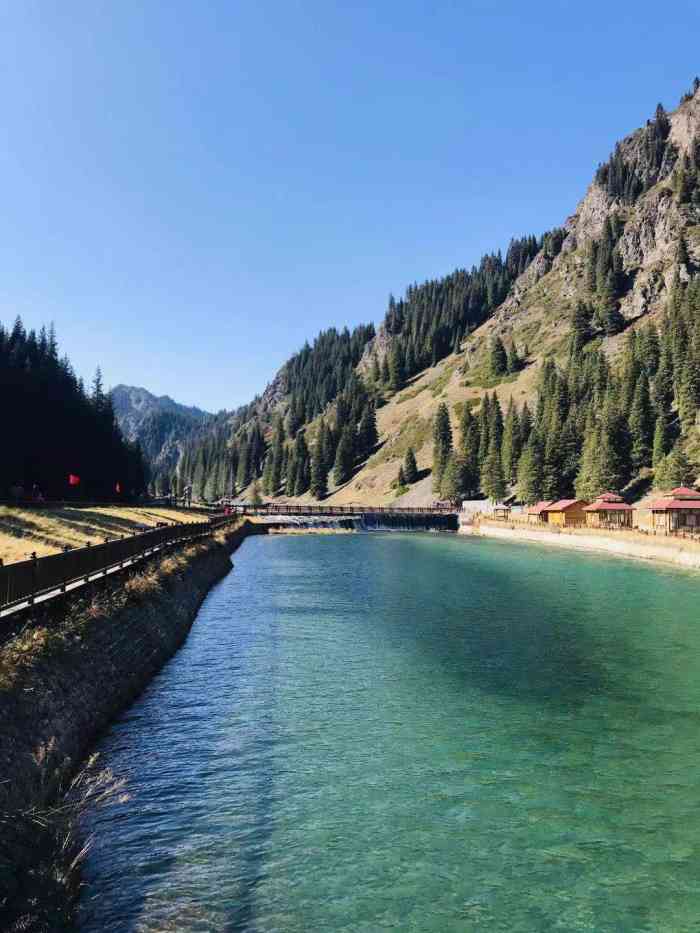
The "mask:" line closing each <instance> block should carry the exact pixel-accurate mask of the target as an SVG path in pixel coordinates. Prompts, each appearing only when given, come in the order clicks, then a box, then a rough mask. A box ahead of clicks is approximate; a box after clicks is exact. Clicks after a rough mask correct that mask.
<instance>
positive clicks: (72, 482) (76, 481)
mask: <svg viewBox="0 0 700 933" xmlns="http://www.w3.org/2000/svg"><path fill="white" fill-rule="evenodd" d="M68 485H69V486H80V477H79V476H76V475H75V473H69V474H68Z"/></svg>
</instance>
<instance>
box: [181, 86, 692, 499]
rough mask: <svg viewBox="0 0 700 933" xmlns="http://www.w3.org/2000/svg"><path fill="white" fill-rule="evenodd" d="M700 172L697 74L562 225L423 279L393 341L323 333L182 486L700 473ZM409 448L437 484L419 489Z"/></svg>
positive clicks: (363, 492) (380, 485)
mask: <svg viewBox="0 0 700 933" xmlns="http://www.w3.org/2000/svg"><path fill="white" fill-rule="evenodd" d="M699 179H700V80H698V79H696V80H695V82H694V84H693V87H692V89H691V90H690V91H689V92H688V93H687V94H685V95H684V97H683V98H682V100H681V103H680V106H679V107H678V108H677V109H676V110H675V111H674V112H672V113H666V111H665V110H664V108H663V107H662V106H661V105H659V106H658V107H657V108H656V111H655V113H654V114H653V116H652V117H651V118H650V119H649V120H648V121H647V123H646V125H645V126H644V127H642V128H640V129H638V130H636V131H634V132H633V133H631V134H630V135H629V136H627V137H625V138H624V139H623V140H622V141H621V142H620V143H619V144H618V145H617V146H616V147H615V150H614V151H613V153H612V154H611V155H610V157H609V158H608V159H607V161H605V162H603V163H602V164H601V165H599V166H598V168H597V170H596V171H595V173H594V177H593V180H592V181H591V183H590V185H589V187H588V190H587V191H586V193H585V196H584V197H583V199H582V200H581V202H580V203H579V205H578V207H577V208H576V210H575V211H574V213H573V214H572V215H571V216H570V217H568V218H567V219H565V220H564V221H563V223H562V225H561V227H559V228H556V229H554V230H551V231H549V232H547V233H545V234H543V235H541V236H534V235H527V236H525V237H521V238H517V239H513V240H512V241H511V243H510V246H509V248H508V250H507V253H506V255H505V257H503V256H502V255H501V253H500V252H492V253H488V254H486V255H485V256H484V257H483V258H482V260H481V262H480V263H479V265H478V266H475V267H473V268H472V269H470V270H466V269H457V270H455V271H454V272H452V273H451V274H449V275H447V276H445V277H444V278H441V279H435V280H430V281H427V282H424V283H422V284H413V285H411V286H409V287H408V288H407V290H406V293H405V295H404V296H403V297H402V298H399V299H396V298H394V297H391V298H390V299H389V305H388V308H387V312H386V316H385V318H384V321H383V322H382V323H381V325H380V326H379V327H378V328H377V329H376V332H375V329H374V328H373V327H372V326H371V325H365V326H362V327H359V328H357V329H356V330H355V331H353V332H352V333H350V332H349V331H347V330H345V331H343V332H338V331H336V330H334V329H331V330H329V331H326V332H323V333H321V334H320V335H319V336H318V338H317V339H316V340H315V341H314V342H313V344H311V345H306V346H305V347H304V348H302V350H301V351H300V352H299V353H297V354H295V355H294V356H293V357H292V358H291V359H290V360H289V361H288V363H287V364H285V366H284V367H282V369H281V370H280V372H279V373H278V374H277V376H276V377H275V379H274V380H273V382H272V383H271V384H270V386H268V389H267V390H266V391H265V392H264V393H263V395H262V396H260V397H259V398H258V399H256V400H255V401H254V402H253V403H251V405H249V406H246V407H245V408H243V409H239V410H238V412H236V413H235V414H233V415H227V416H225V417H223V418H221V417H217V419H215V420H214V421H213V422H211V423H210V424H209V425H208V426H207V427H206V428H205V429H204V430H203V431H202V432H201V433H200V434H199V435H197V436H196V437H194V436H193V437H191V438H190V439H189V440H187V441H186V442H185V444H184V450H183V456H182V460H181V464H180V476H179V482H181V483H183V482H187V481H189V482H192V483H193V484H194V489H195V494H197V495H201V496H206V497H208V498H212V497H215V496H217V495H220V494H221V493H223V492H228V491H230V490H231V489H233V488H234V487H235V489H237V490H238V491H241V490H245V489H246V488H247V487H248V485H249V483H250V482H251V481H252V480H253V479H256V478H257V479H258V480H259V481H260V482H261V485H262V487H263V489H264V491H265V492H266V493H267V494H269V495H274V496H285V495H287V496H298V495H303V496H305V497H307V498H308V497H309V496H310V494H311V492H310V489H311V488H313V489H314V491H315V492H316V494H321V495H323V494H325V492H326V488H324V487H327V491H328V493H329V495H330V501H331V502H335V503H343V502H345V503H347V502H363V501H365V502H387V501H394V500H395V498H396V496H397V495H399V496H401V495H402V494H405V495H406V496H408V497H411V498H412V499H413V501H416V502H417V501H423V502H426V501H430V500H431V499H432V498H434V497H435V496H437V495H443V494H445V495H447V494H459V495H475V494H486V495H492V496H493V497H500V495H502V494H504V493H505V492H506V491H508V490H516V491H518V493H519V494H520V495H521V497H523V498H526V499H531V498H533V497H537V496H540V495H545V494H547V495H548V497H552V496H554V495H565V494H567V495H568V494H574V493H575V492H580V493H581V494H583V493H585V494H587V495H590V494H592V493H593V492H594V491H595V489H597V488H600V487H601V485H602V487H603V488H605V487H606V486H614V487H615V488H618V489H622V488H624V487H628V488H629V489H630V490H634V489H637V488H641V487H642V486H643V485H644V483H646V484H647V485H648V484H649V483H651V482H654V483H656V484H657V485H658V484H659V483H661V482H662V481H665V480H668V481H672V480H673V478H674V477H678V476H679V475H680V474H681V473H682V474H684V475H688V476H689V477H690V478H692V476H691V474H694V475H697V472H698V470H699V469H700V438H699V437H698V427H697V424H696V421H697V411H698V405H700V323H699V320H700V181H699ZM511 400H512V404H511ZM443 406H444V408H445V410H443ZM436 422H437V427H436ZM450 434H451V437H450ZM409 447H410V448H412V450H413V452H414V453H415V458H416V461H417V471H418V478H417V479H416V477H415V476H414V475H413V471H412V470H410V471H409V472H411V474H412V476H411V479H412V480H413V481H412V482H399V480H406V476H405V475H404V476H401V477H400V476H399V466H401V465H402V463H403V460H404V458H405V456H406V454H407V452H408V448H409ZM443 480H444V482H443Z"/></svg>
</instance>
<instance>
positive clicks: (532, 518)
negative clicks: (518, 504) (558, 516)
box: [527, 499, 552, 525]
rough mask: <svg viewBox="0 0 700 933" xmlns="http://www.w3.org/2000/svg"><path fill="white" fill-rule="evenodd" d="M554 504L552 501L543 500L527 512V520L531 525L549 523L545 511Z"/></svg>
mask: <svg viewBox="0 0 700 933" xmlns="http://www.w3.org/2000/svg"><path fill="white" fill-rule="evenodd" d="M551 504H552V500H551V499H543V500H542V501H540V502H536V503H535V504H534V505H531V506H530V507H529V508H528V510H527V520H528V522H529V523H530V524H531V525H537V524H544V523H545V522H546V521H547V513H546V512H545V509H546V508H547V506H548V505H551Z"/></svg>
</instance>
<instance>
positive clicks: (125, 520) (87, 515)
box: [0, 506, 202, 564]
mask: <svg viewBox="0 0 700 933" xmlns="http://www.w3.org/2000/svg"><path fill="white" fill-rule="evenodd" d="M201 520H202V515H201V514H200V513H198V512H191V511H188V510H187V509H172V508H160V507H158V508H150V507H143V508H137V507H134V508H129V507H126V506H104V507H101V506H100V507H95V508H87V509H80V508H72V507H70V506H66V507H65V508H60V509H54V508H46V509H43V508H42V509H39V508H15V507H13V506H0V560H3V561H4V562H5V563H6V564H9V563H12V562H14V561H18V560H26V559H27V558H28V557H29V555H30V554H31V553H32V551H35V552H36V553H37V555H38V556H39V557H44V556H46V555H47V554H55V553H56V552H57V551H60V550H61V549H62V548H63V547H64V546H65V545H70V546H71V547H82V546H84V545H86V544H87V542H88V541H90V542H91V543H93V544H95V543H97V542H99V541H103V540H104V538H105V537H110V538H113V537H117V536H118V535H124V534H133V532H135V531H145V530H146V529H147V528H153V527H155V525H156V524H157V523H158V522H198V521H201Z"/></svg>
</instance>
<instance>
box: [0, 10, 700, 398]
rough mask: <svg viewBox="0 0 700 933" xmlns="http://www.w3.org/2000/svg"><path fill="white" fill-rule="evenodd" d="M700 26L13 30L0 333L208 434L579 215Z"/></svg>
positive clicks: (12, 18) (4, 35)
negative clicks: (167, 401)
mask: <svg viewBox="0 0 700 933" xmlns="http://www.w3.org/2000/svg"><path fill="white" fill-rule="evenodd" d="M698 35H700V5H698V4H697V3H696V2H691V0H675V2H674V3H672V4H670V3H669V4H666V5H665V6H663V7H662V8H659V6H658V4H657V3H654V4H652V3H649V2H631V0H622V2H619V3H611V2H609V0H608V2H605V3H602V2H597V0H594V2H588V3H581V2H575V3H574V2H571V3H568V2H559V3H557V2H552V0H549V2H547V0H544V2H542V3H536V4H523V3H521V2H519V3H513V2H509V0H506V2H501V3H499V4H495V3H493V2H492V0H487V2H469V0H460V2H454V3H441V2H437V3H435V2H424V3H418V2H413V0H401V2H398V0H386V2H376V0H374V2H371V3H370V2H359V3H348V4H346V3H334V2H332V0H331V2H329V0H309V2H304V3H296V2H293V0H285V2H281V0H280V2H268V0H255V2H247V3H235V2H231V0H228V2H201V3H197V2H192V0H186V2H180V0H168V2H157V0H148V2H146V3H141V2H136V0H124V2H112V0H110V2H98V0H70V2H67V3H54V2H52V0H44V2H40V3H37V2H32V0H21V2H15V3H5V4H3V5H2V10H1V11H0V88H1V91H0V93H1V95H2V121H3V137H4V144H3V146H2V149H1V150H0V179H2V188H3V196H2V206H1V208H0V302H1V307H2V312H1V314H0V317H1V318H2V320H3V321H4V322H5V323H9V322H11V320H12V319H13V318H14V316H15V315H16V314H17V313H20V314H21V315H22V317H23V318H24V319H25V322H26V323H27V325H29V326H38V325H40V324H41V323H42V322H48V321H51V320H53V321H55V324H56V327H57V330H58V334H59V338H60V341H61V345H62V347H63V349H64V350H66V351H67V352H68V353H69V355H70V357H71V359H72V360H73V361H74V364H75V366H76V369H77V370H78V372H79V373H80V374H82V375H84V376H85V377H86V378H89V377H90V375H91V373H92V371H93V370H94V367H95V365H96V364H97V363H99V364H100V365H101V366H102V369H103V372H104V375H105V380H106V382H107V383H108V384H111V385H114V384H116V383H118V382H126V383H132V384H137V385H143V386H145V387H147V388H149V389H151V390H152V391H155V392H157V393H168V394H170V395H172V396H173V397H174V398H176V399H178V400H180V401H182V402H185V403H188V404H197V405H200V406H203V407H206V408H209V409H217V408H221V407H232V406H234V405H237V404H240V403H243V402H245V401H248V400H249V399H250V398H251V397H252V396H253V395H254V394H255V393H256V392H258V391H261V390H262V389H263V388H264V386H265V384H266V382H267V381H268V379H269V378H270V377H271V376H272V375H273V374H274V372H275V370H276V369H277V367H278V366H279V365H280V364H281V363H282V362H283V361H284V360H285V359H286V358H287V357H288V356H289V355H290V354H291V353H292V352H293V351H294V350H296V349H298V348H299V347H300V346H301V344H302V343H303V342H304V340H305V339H307V338H309V339H310V338H313V336H314V335H315V334H316V333H317V332H318V331H319V330H320V329H321V328H324V327H327V326H329V325H331V324H335V325H338V326H343V325H345V324H348V325H350V326H352V325H354V324H357V323H359V322H361V321H368V320H374V321H377V322H378V321H379V320H380V319H381V317H382V316H383V313H384V309H385V304H386V298H387V295H388V293H389V292H390V291H393V292H394V293H397V294H398V293H401V292H402V291H403V289H404V287H405V286H406V284H408V283H409V282H411V281H414V280H418V281H420V280H422V279H424V278H427V277H431V276H435V275H440V274H443V273H447V272H449V271H451V270H452V269H453V268H454V267H456V266H465V265H466V266H470V265H471V264H472V263H473V262H475V261H477V260H478V258H479V256H480V255H481V254H482V252H484V251H487V250H490V249H492V248H498V247H501V248H505V247H506V246H507V243H508V240H509V239H510V237H511V235H520V234H524V233H539V232H542V231H543V230H545V229H547V228H549V227H551V226H554V225H557V224H559V223H561V222H562V221H563V220H564V218H565V217H566V216H567V215H568V214H569V213H571V212H572V210H573V209H574V207H575V205H576V202H577V201H578V199H579V198H580V197H581V195H582V194H583V192H584V191H585V188H586V186H587V185H588V183H589V181H590V179H591V176H592V172H593V170H594V168H595V166H596V164H597V163H598V162H599V161H601V160H602V159H604V158H606V157H607V155H608V153H609V151H610V149H611V147H612V146H613V144H614V142H615V140H616V139H617V138H619V137H620V136H622V135H624V134H626V133H627V132H629V131H631V130H632V129H633V128H635V127H636V126H638V125H640V124H641V123H643V122H644V120H645V119H646V118H647V117H648V116H650V115H651V114H652V112H653V110H654V107H655V105H656V103H657V101H658V100H661V101H662V102H663V103H664V104H665V105H666V106H667V107H668V108H669V109H670V108H672V107H675V106H676V104H677V102H678V99H679V97H680V95H681V93H682V92H684V91H685V90H686V89H687V88H688V86H689V85H690V83H691V81H692V79H693V77H694V75H695V74H696V72H698V71H700V55H699V54H698Z"/></svg>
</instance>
